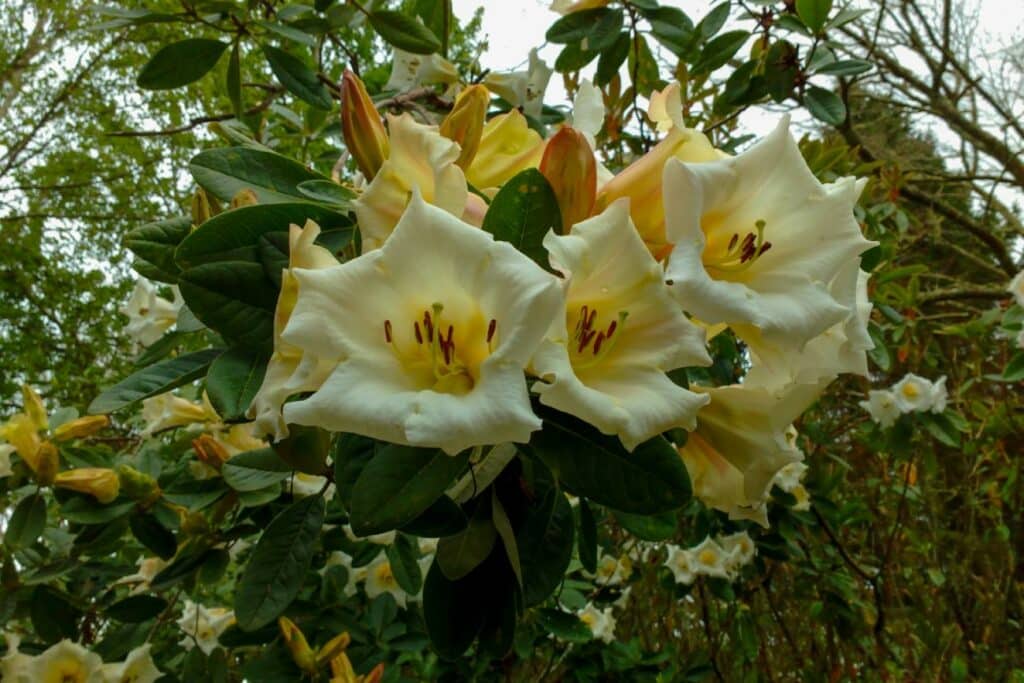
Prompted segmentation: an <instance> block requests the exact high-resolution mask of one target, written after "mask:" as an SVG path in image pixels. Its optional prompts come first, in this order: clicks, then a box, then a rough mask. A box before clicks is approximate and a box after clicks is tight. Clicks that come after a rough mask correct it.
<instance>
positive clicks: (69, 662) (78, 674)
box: [28, 639, 103, 683]
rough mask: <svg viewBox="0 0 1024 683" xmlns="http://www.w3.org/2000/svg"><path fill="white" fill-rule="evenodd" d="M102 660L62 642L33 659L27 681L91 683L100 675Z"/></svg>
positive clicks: (41, 682) (83, 649) (68, 642)
mask: <svg viewBox="0 0 1024 683" xmlns="http://www.w3.org/2000/svg"><path fill="white" fill-rule="evenodd" d="M102 666H103V660H102V659H100V656H99V655H98V654H96V653H94V652H89V651H88V650H86V649H85V648H84V647H82V646H81V645H79V644H78V643H73V642H71V641H70V640H67V639H65V640H62V641H60V642H59V643H57V644H55V645H51V646H50V647H49V648H47V649H46V650H45V651H43V653H42V654H40V655H39V656H37V657H35V658H34V659H33V660H32V662H31V663H30V664H29V666H28V674H29V675H28V680H30V681H34V682H35V683H91V682H92V681H93V680H95V679H96V678H97V677H98V676H99V675H100V670H101V667H102Z"/></svg>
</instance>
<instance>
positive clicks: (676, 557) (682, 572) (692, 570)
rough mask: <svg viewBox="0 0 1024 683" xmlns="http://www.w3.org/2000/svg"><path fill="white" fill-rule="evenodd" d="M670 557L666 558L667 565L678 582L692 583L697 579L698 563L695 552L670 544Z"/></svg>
mask: <svg viewBox="0 0 1024 683" xmlns="http://www.w3.org/2000/svg"><path fill="white" fill-rule="evenodd" d="M667 548H668V557H667V558H665V566H666V567H668V568H669V571H671V572H672V576H673V577H675V580H676V583H681V584H684V585H687V586H688V585H690V584H691V583H693V582H694V581H695V580H696V579H697V564H696V558H694V556H693V553H692V552H690V551H689V550H687V549H686V548H680V547H679V546H677V545H672V544H669V545H668V546H667Z"/></svg>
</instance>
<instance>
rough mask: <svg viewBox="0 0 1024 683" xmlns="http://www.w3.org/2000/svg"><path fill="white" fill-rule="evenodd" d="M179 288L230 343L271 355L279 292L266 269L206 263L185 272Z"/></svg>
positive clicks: (235, 263)
mask: <svg viewBox="0 0 1024 683" xmlns="http://www.w3.org/2000/svg"><path fill="white" fill-rule="evenodd" d="M178 286H179V288H180V289H181V295H182V297H183V298H184V299H185V302H186V303H187V304H188V307H189V308H190V309H191V310H192V312H193V313H194V314H195V316H196V317H197V318H199V319H200V320H201V321H203V323H205V324H206V325H207V326H209V328H210V329H212V330H215V331H216V332H218V333H220V334H221V336H223V337H224V339H225V340H227V341H228V342H229V343H232V344H237V345H239V346H245V347H248V348H251V349H255V350H257V351H259V352H265V353H269V351H270V349H271V345H272V343H273V335H274V306H275V303H276V301H277V293H278V292H277V289H276V288H275V287H274V286H273V283H271V282H270V281H269V280H268V279H267V276H266V274H265V273H264V272H263V266H261V265H260V264H258V263H250V262H247V261H223V262H219V263H206V264H203V265H200V266H196V267H194V268H189V269H188V270H186V271H184V272H182V274H181V277H180V279H179V281H178ZM200 374H201V373H200Z"/></svg>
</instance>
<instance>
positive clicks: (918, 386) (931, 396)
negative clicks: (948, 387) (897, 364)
mask: <svg viewBox="0 0 1024 683" xmlns="http://www.w3.org/2000/svg"><path fill="white" fill-rule="evenodd" d="M944 387H945V382H943V388H944ZM892 393H893V396H895V397H896V406H897V407H898V408H899V409H900V412H904V413H915V412H916V413H923V412H926V411H928V410H931V409H932V406H933V405H934V402H935V395H936V394H935V387H934V385H933V384H932V383H931V382H930V381H929V380H927V379H925V378H924V377H919V376H917V375H915V374H914V373H912V372H908V373H907V374H906V375H904V377H903V379H901V380H900V381H899V382H897V383H896V384H895V385H894V386H893V388H892Z"/></svg>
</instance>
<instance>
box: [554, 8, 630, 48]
mask: <svg viewBox="0 0 1024 683" xmlns="http://www.w3.org/2000/svg"><path fill="white" fill-rule="evenodd" d="M618 11H619V10H611V9H609V8H607V7H598V8H596V9H586V10H581V11H579V12H572V13H570V14H566V15H565V16H564V17H562V18H561V19H559V20H558V21H556V22H555V23H553V24H552V25H551V28H549V29H548V31H547V34H546V35H545V38H546V39H547V40H548V42H551V43H557V44H569V43H576V42H579V41H581V40H583V39H584V38H586V37H587V36H589V35H590V33H591V32H592V31H594V30H595V29H596V28H597V26H598V25H599V24H600V23H601V22H602V21H604V22H609V23H611V20H610V19H609V16H611V15H613V14H615V12H618ZM621 22H622V16H621V13H620V16H619V23H620V24H621Z"/></svg>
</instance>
